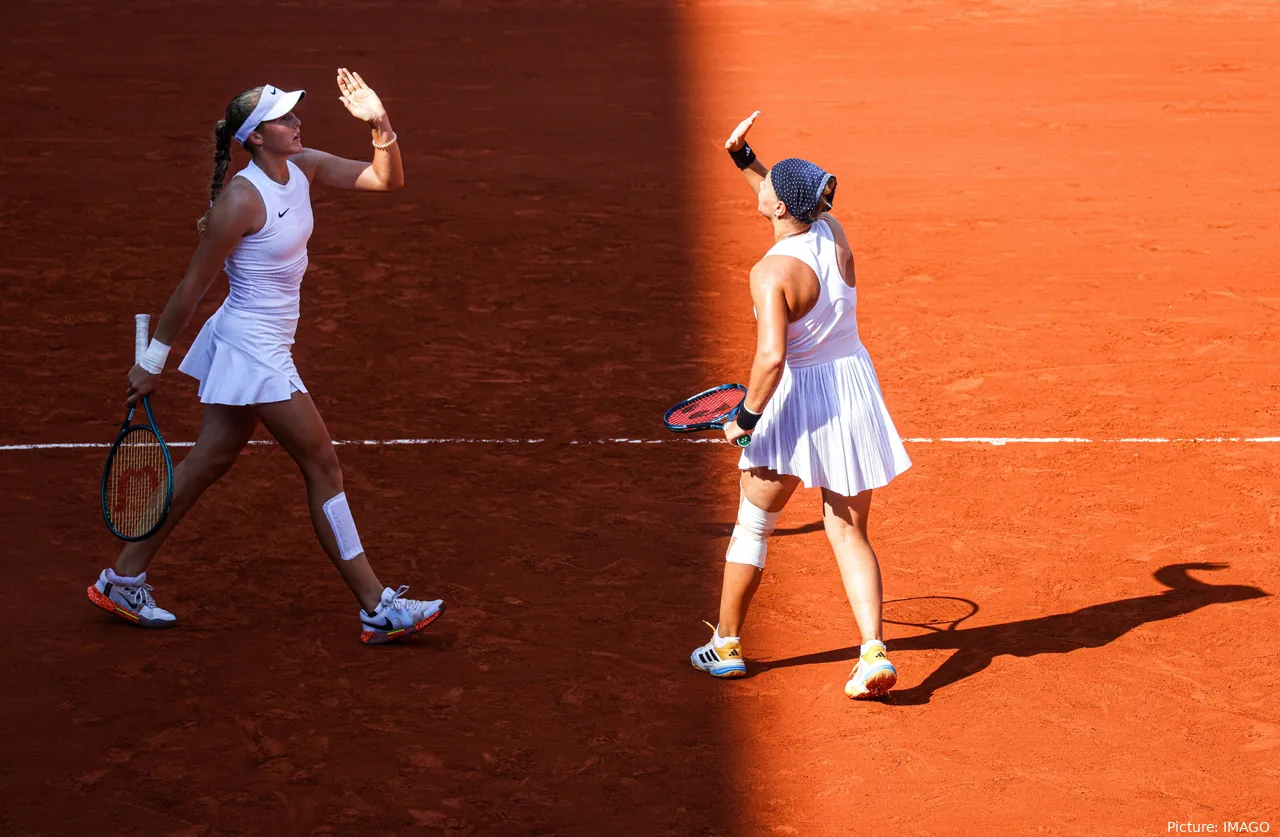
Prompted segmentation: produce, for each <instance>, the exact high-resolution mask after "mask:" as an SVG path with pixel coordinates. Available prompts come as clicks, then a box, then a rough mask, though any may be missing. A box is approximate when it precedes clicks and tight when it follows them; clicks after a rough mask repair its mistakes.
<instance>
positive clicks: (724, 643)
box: [689, 622, 747, 677]
mask: <svg viewBox="0 0 1280 837" xmlns="http://www.w3.org/2000/svg"><path fill="white" fill-rule="evenodd" d="M704 624H705V625H706V626H707V627H708V628H710V629H711V631H712V633H711V641H710V642H708V643H707V644H706V645H703V646H702V647H700V648H696V649H694V652H693V653H692V654H690V655H689V662H690V663H692V664H693V667H694V668H696V669H698V670H699V671H705V672H706V673H707V674H710V675H711V676H712V677H745V676H746V673H747V663H746V661H745V660H744V659H742V642H741V641H740V640H739V639H738V638H737V637H736V636H730V637H723V636H720V629H719V628H718V627H716V626H715V625H712V624H711V623H710V622H705V623H704Z"/></svg>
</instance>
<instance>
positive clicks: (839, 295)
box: [738, 220, 911, 497]
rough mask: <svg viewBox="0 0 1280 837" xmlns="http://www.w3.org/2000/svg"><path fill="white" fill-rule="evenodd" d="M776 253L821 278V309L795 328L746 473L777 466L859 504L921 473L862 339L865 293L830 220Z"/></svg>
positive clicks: (745, 454) (745, 460)
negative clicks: (843, 272)
mask: <svg viewBox="0 0 1280 837" xmlns="http://www.w3.org/2000/svg"><path fill="white" fill-rule="evenodd" d="M767 255H770V256H792V257H793V258H797V259H799V260H800V261H802V262H804V263H805V264H807V265H808V266H809V267H810V268H812V269H813V272H814V273H816V274H817V276H818V285H819V295H818V302H817V304H815V305H814V306H813V310H812V311H810V312H809V313H808V314H806V315H804V317H802V318H801V319H800V320H798V321H796V322H794V323H791V324H790V325H788V326H787V363H786V367H785V368H784V369H783V371H782V380H781V381H780V382H779V383H778V389H777V391H775V392H774V394H773V397H772V398H770V399H769V403H768V404H767V405H765V408H764V414H763V415H762V416H761V418H760V422H759V424H757V425H756V428H755V430H754V431H752V434H751V444H750V446H748V447H746V448H744V449H743V451H742V458H741V459H740V460H739V462H738V467H739V468H740V469H743V470H746V469H748V468H769V469H771V470H773V471H776V472H778V473H780V474H793V475H795V476H797V477H799V478H800V479H801V480H802V481H803V482H804V484H805V486H806V487H809V488H813V487H815V486H819V487H822V488H828V489H830V490H832V491H834V492H836V493H837V494H842V495H844V496H846V497H852V496H854V495H855V494H858V493H859V492H862V491H866V490H867V489H869V488H880V487H881V486H885V485H888V484H889V481H890V480H892V479H893V478H894V477H896V476H897V475H898V474H901V473H902V472H903V471H905V470H907V468H910V467H911V459H910V458H909V457H908V456H907V451H906V449H905V448H903V447H902V439H900V438H899V437H898V431H897V430H896V429H895V428H894V426H893V419H891V418H890V417H889V410H888V408H886V407H885V404H884V398H883V397H882V396H881V394H880V380H879V378H877V377H876V370H875V367H874V366H872V365H871V358H870V356H869V355H868V354H867V350H866V348H865V347H864V346H863V345H862V340H861V339H860V338H859V337H858V319H857V309H858V293H857V290H856V289H855V288H851V287H849V286H848V285H846V284H845V282H844V279H843V278H842V277H841V276H840V267H839V264H838V255H837V251H836V242H835V238H834V236H833V234H832V232H831V225H830V224H828V223H827V222H826V221H825V220H820V221H817V222H815V223H814V224H813V225H812V226H810V227H809V229H808V231H807V232H805V233H803V234H801V235H796V236H792V237H790V238H784V239H782V240H781V241H779V242H777V243H776V244H774V245H773V247H771V248H770V249H769V252H768V254H767Z"/></svg>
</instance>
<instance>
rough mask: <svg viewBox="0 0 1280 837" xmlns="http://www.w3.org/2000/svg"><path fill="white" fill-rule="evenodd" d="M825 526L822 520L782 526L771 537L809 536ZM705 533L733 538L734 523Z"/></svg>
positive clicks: (716, 526)
mask: <svg viewBox="0 0 1280 837" xmlns="http://www.w3.org/2000/svg"><path fill="white" fill-rule="evenodd" d="M822 530H823V525H822V521H821V520H815V521H814V522H812V523H806V524H804V525H803V526H780V527H778V528H777V529H774V530H773V534H772V535H771V537H774V538H785V537H788V536H790V535H809V534H812V533H814V532H821V531H822ZM705 531H706V533H707V534H708V535H710V536H711V537H713V538H731V537H733V524H732V523H713V524H711V525H709V526H706V527H705Z"/></svg>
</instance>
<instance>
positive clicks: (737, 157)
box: [729, 142, 756, 171]
mask: <svg viewBox="0 0 1280 837" xmlns="http://www.w3.org/2000/svg"><path fill="white" fill-rule="evenodd" d="M729 156H730V157H731V158H733V164H734V165H735V166H737V167H738V170H739V171H742V170H745V169H748V168H750V167H751V164H752V163H754V162H755V161H756V153H755V152H754V151H752V150H751V146H750V145H747V144H746V143H745V142H744V143H743V144H742V147H741V148H739V149H738V150H737V151H730V152H729Z"/></svg>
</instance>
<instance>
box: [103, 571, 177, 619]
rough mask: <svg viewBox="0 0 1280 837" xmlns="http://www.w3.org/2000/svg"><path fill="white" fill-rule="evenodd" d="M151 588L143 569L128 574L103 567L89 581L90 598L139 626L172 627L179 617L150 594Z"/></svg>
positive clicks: (108, 611) (104, 608) (105, 608)
mask: <svg viewBox="0 0 1280 837" xmlns="http://www.w3.org/2000/svg"><path fill="white" fill-rule="evenodd" d="M154 589H155V588H153V587H152V586H151V585H150V584H147V574H146V573H141V574H140V575H137V576H133V577H130V576H121V575H116V574H115V572H114V571H112V570H111V569H105V570H103V571H102V572H101V574H99V575H98V580H97V581H95V582H94V583H93V584H90V585H89V601H91V602H93V603H94V604H95V605H97V606H98V607H100V608H102V609H103V610H105V611H106V612H107V613H114V614H115V615H117V616H119V617H121V618H124V619H127V620H128V621H130V622H132V623H133V624H135V625H137V626H138V627H140V628H172V627H173V626H174V625H177V624H178V617H176V616H174V615H173V614H172V613H170V612H169V611H167V610H165V609H164V608H162V607H160V606H159V605H157V604H156V600H155V599H154V598H153V597H152V595H151V591H152V590H154Z"/></svg>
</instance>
